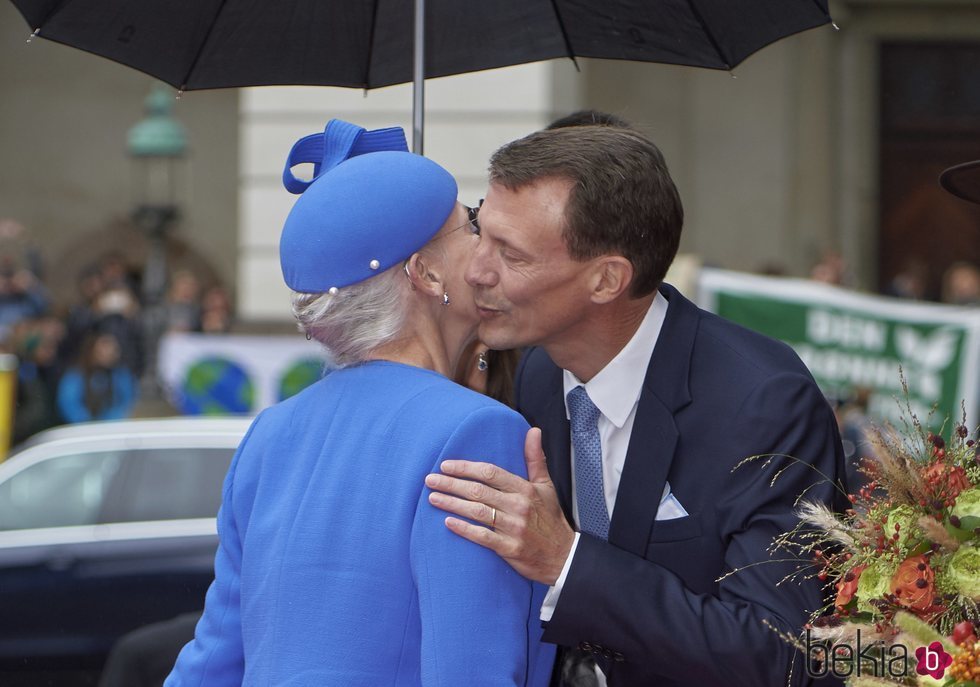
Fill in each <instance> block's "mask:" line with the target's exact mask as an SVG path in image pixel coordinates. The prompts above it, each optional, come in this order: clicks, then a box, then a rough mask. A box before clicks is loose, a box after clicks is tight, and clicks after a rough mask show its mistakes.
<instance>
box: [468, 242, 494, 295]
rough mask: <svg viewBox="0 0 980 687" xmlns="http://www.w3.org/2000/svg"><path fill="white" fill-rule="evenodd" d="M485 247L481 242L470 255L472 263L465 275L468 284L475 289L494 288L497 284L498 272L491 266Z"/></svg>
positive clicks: (470, 262) (469, 264)
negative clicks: (480, 287) (481, 287)
mask: <svg viewBox="0 0 980 687" xmlns="http://www.w3.org/2000/svg"><path fill="white" fill-rule="evenodd" d="M484 246H485V244H484V243H482V242H481V243H480V244H479V245H477V247H476V250H474V251H473V252H472V253H471V254H470V261H469V263H468V264H467V265H466V272H465V273H464V274H463V279H465V280H466V283H467V284H469V285H470V286H473V287H476V286H493V285H494V284H496V283H497V278H496V272H495V271H494V270H493V269H492V266H491V265H490V260H489V255H488V253H487V250H486V249H485V248H484Z"/></svg>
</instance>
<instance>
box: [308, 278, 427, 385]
mask: <svg viewBox="0 0 980 687" xmlns="http://www.w3.org/2000/svg"><path fill="white" fill-rule="evenodd" d="M407 282H408V280H407V279H406V278H405V275H404V273H403V272H402V267H401V265H399V266H397V267H392V268H390V269H388V270H385V271H384V272H382V273H381V274H378V275H375V276H373V277H371V278H370V279H366V280H364V281H362V282H359V283H357V284H352V285H350V286H345V287H343V288H341V289H338V290H337V293H335V294H330V293H299V292H293V296H292V302H293V315H294V316H295V317H296V321H297V322H298V324H299V328H300V331H303V332H305V333H306V334H307V336H309V337H310V338H311V339H316V341H318V342H319V343H320V344H321V345H322V346H323V347H324V349H326V352H327V355H328V357H329V358H330V363H331V364H332V365H333V366H335V367H346V366H348V365H353V364H355V363H359V362H362V361H364V360H366V359H367V358H368V356H369V355H370V353H371V351H373V350H374V349H376V348H378V347H379V346H381V345H383V344H386V343H388V342H390V341H393V340H394V339H396V338H397V337H398V335H399V333H400V332H401V330H402V327H403V325H404V324H405V303H404V301H403V295H404V293H405V290H406V289H407Z"/></svg>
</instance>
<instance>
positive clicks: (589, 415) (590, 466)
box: [566, 386, 609, 539]
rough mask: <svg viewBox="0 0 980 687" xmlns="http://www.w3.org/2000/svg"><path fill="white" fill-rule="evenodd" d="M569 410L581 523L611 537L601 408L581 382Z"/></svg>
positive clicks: (603, 536) (570, 397)
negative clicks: (600, 426)
mask: <svg viewBox="0 0 980 687" xmlns="http://www.w3.org/2000/svg"><path fill="white" fill-rule="evenodd" d="M566 401H567V402H568V414H569V415H570V416H571V421H572V446H574V447H575V499H576V503H577V504H578V520H579V527H580V528H581V529H582V531H583V532H586V533H588V534H591V535H593V536H596V537H599V538H601V539H609V512H608V511H607V510H606V496H605V490H604V489H603V486H602V442H601V441H600V440H599V427H598V425H597V422H598V420H599V415H600V412H599V409H598V408H596V406H595V404H594V403H593V402H592V399H591V398H589V395H588V394H587V393H586V391H585V387H584V386H577V387H575V388H574V389H572V390H571V391H569V392H568V396H567V398H566Z"/></svg>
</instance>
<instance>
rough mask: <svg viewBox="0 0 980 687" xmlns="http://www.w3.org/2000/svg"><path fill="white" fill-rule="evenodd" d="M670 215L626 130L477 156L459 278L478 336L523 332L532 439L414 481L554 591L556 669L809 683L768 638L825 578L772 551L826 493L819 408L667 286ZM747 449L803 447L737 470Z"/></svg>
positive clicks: (544, 138)
mask: <svg viewBox="0 0 980 687" xmlns="http://www.w3.org/2000/svg"><path fill="white" fill-rule="evenodd" d="M682 223H683V211H682V208H681V203H680V199H679V197H678V194H677V191H676V189H675V187H674V184H673V182H672V180H671V178H670V175H669V173H668V171H667V167H666V164H665V163H664V160H663V157H662V155H661V154H660V151H659V150H658V149H657V148H656V146H655V145H654V144H653V143H652V142H650V141H649V140H648V139H647V138H646V137H644V136H643V135H641V134H639V133H637V132H635V131H631V130H628V129H623V128H615V127H592V126H587V127H574V128H569V129H559V130H555V131H542V132H538V133H535V134H532V135H530V136H528V137H526V138H524V139H521V140H519V141H515V142H513V143H511V144H508V145H506V146H504V147H503V148H502V149H500V150H499V151H497V153H495V155H494V156H493V158H492V160H491V166H490V187H489V190H488V192H487V198H486V201H485V202H484V204H483V206H482V208H481V210H480V214H479V225H480V239H479V244H478V246H477V247H476V248H475V252H474V255H473V258H472V262H471V264H470V266H469V269H468V271H467V275H466V279H467V281H468V282H469V283H470V284H471V285H472V286H474V287H475V289H476V302H477V306H478V307H479V309H480V313H481V316H482V322H481V326H480V332H479V334H480V339H481V340H482V341H483V342H484V343H486V344H487V345H488V346H489V347H490V348H493V349H507V348H517V347H529V350H528V351H527V352H526V354H525V356H524V358H523V360H522V363H521V366H520V368H519V370H518V373H517V379H516V389H515V402H516V405H517V408H518V410H519V411H520V412H521V413H523V414H524V416H525V417H526V418H527V419H528V421H529V422H530V423H531V425H532V426H536V427H540V428H541V432H542V434H541V435H539V434H538V432H537V430H534V429H532V430H531V432H529V434H528V440H527V446H526V451H527V461H528V473H529V479H528V480H523V479H521V478H519V477H516V476H514V475H511V474H510V473H507V472H505V471H503V470H501V469H499V468H495V467H494V466H492V465H490V464H488V463H475V462H466V461H462V460H451V461H447V462H446V463H444V464H443V466H442V470H443V472H442V474H436V475H430V476H429V477H428V478H427V483H428V485H429V486H430V487H432V488H433V489H435V490H437V493H433V494H432V496H431V501H432V503H433V504H434V505H436V506H438V507H440V508H443V509H444V510H447V511H449V512H450V514H451V516H450V517H449V518H447V520H446V523H447V526H448V527H449V528H450V529H451V530H453V531H454V532H456V533H457V534H459V535H460V536H463V537H465V538H467V539H470V540H472V541H473V542H476V543H477V544H480V545H482V546H485V547H488V548H490V549H492V550H494V551H496V552H497V553H498V554H499V555H500V556H501V557H503V558H504V559H505V560H507V561H508V562H509V563H510V564H511V565H512V566H513V567H514V568H515V569H516V570H517V571H518V572H520V573H521V574H523V575H525V576H526V577H529V578H531V579H534V580H538V581H540V582H543V583H545V584H548V585H551V589H550V591H549V594H548V597H547V598H546V599H545V602H544V605H543V607H542V609H541V619H542V621H543V622H544V624H545V633H544V639H545V641H549V642H553V643H556V644H559V645H561V646H563V647H565V648H566V650H565V654H566V658H565V659H564V661H563V666H564V671H563V672H564V675H558V674H556V684H563V685H571V684H576V685H577V684H590V683H591V684H599V685H603V684H606V685H609V687H627V686H637V687H639V686H642V687H650V686H653V687H673V686H675V685H676V686H680V685H684V686H685V687H688V686H691V685H696V686H697V687H712V686H715V685H717V686H724V687H735V686H744V687H783V685H787V684H791V685H803V684H807V683H808V682H809V680H810V678H809V677H808V675H807V671H806V669H805V668H804V665H803V661H802V658H801V656H800V655H799V654H798V653H797V652H796V650H795V649H794V648H793V647H791V646H790V645H789V644H788V643H787V642H786V641H784V639H783V638H781V637H780V635H779V633H785V634H789V635H792V636H794V637H795V636H798V635H799V634H800V632H801V630H802V627H803V625H804V623H805V622H806V621H807V618H808V616H809V613H810V612H811V611H814V610H817V609H820V608H821V607H823V605H824V599H823V594H822V589H821V585H820V583H819V582H818V581H817V580H816V579H814V578H813V575H811V576H810V578H809V579H807V580H790V581H783V578H784V577H786V576H787V575H789V574H792V573H794V572H796V571H797V570H798V569H799V568H800V567H801V566H803V567H806V566H807V565H808V563H809V562H808V561H801V562H795V561H786V560H780V559H786V558H788V557H789V556H788V555H787V554H786V552H780V553H777V554H775V555H772V556H771V555H770V552H769V547H770V544H771V543H772V540H773V537H774V536H776V535H778V534H780V533H783V532H786V531H789V530H791V529H792V528H793V527H794V526H795V525H796V524H797V519H796V517H795V515H794V513H793V511H794V507H795V505H796V500H797V497H798V496H799V495H800V494H801V493H802V492H804V490H807V491H806V494H807V497H808V498H810V499H816V500H822V501H824V502H827V503H829V504H832V505H834V506H837V507H841V506H842V505H843V502H842V501H841V500H839V498H840V495H841V492H840V490H838V489H837V487H835V485H834V484H833V483H832V482H833V481H837V480H842V479H843V475H844V472H843V470H844V461H843V454H842V450H841V443H840V437H839V434H838V431H837V426H836V423H835V419H834V415H833V412H832V411H831V409H830V407H829V406H828V404H827V402H826V401H825V400H824V398H823V396H822V395H821V393H820V391H819V389H818V388H817V386H816V384H815V383H814V381H813V379H812V377H811V376H810V374H809V373H808V371H807V370H806V368H805V367H804V366H803V364H802V363H801V362H800V360H799V358H798V357H797V356H796V355H795V354H794V353H793V351H792V350H791V349H790V348H789V347H787V346H785V345H783V344H781V343H779V342H776V341H773V340H771V339H768V338H765V337H763V336H760V335H758V334H756V333H753V332H751V331H748V330H746V329H743V328H741V327H738V326H736V325H734V324H732V323H729V322H727V321H725V320H722V319H720V318H718V317H716V316H714V315H711V314H709V313H707V312H705V311H702V310H700V309H699V308H697V307H696V306H695V305H693V304H692V303H690V302H689V301H688V300H687V299H685V298H684V297H683V296H682V295H681V294H680V293H678V292H677V291H676V290H675V289H673V288H672V287H670V286H668V285H667V284H664V283H663V278H664V275H665V274H666V271H667V268H668V266H669V265H670V263H671V261H672V260H673V258H674V255H675V254H676V251H677V247H678V244H679V240H680V232H681V225H682ZM542 447H543V452H542ZM759 454H775V455H777V456H792V457H793V458H795V459H796V460H797V461H799V462H798V463H797V462H791V461H789V460H788V459H785V458H776V459H774V460H772V461H769V462H766V461H765V460H758V461H755V462H751V463H748V464H745V465H742V466H741V467H738V468H737V469H736V466H737V465H739V463H740V462H741V461H743V459H745V458H747V457H749V456H753V455H759ZM545 455H546V456H547V459H546V458H545ZM800 463H805V464H806V465H803V464H800ZM787 466H789V467H788V468H787ZM808 466H809V467H808ZM783 468H787V469H785V470H784V471H782V472H780V471H781V470H782V469H783ZM777 476H778V478H777ZM774 478H776V479H774ZM464 518H465V519H464ZM473 521H476V522H478V523H483V525H484V526H481V525H479V524H474V522H473ZM583 657H584V659H586V663H585V665H584V667H583ZM573 666H577V667H574V668H573ZM576 671H577V673H576ZM557 672H562V671H556V673H557ZM573 673H576V674H573ZM790 675H791V679H790V680H788V679H787V678H788V676H790ZM583 679H584V681H583Z"/></svg>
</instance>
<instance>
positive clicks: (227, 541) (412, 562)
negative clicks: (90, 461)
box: [165, 120, 554, 687]
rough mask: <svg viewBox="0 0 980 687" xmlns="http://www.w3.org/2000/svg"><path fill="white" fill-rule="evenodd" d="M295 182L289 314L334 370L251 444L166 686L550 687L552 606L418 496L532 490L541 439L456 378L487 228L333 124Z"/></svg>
mask: <svg viewBox="0 0 980 687" xmlns="http://www.w3.org/2000/svg"><path fill="white" fill-rule="evenodd" d="M308 144H309V145H308ZM314 150H315V151H316V152H313V151H314ZM372 150H373V151H375V152H371V151H372ZM307 155H308V156H310V157H312V158H313V159H310V158H308V157H306V156H307ZM307 162H314V163H316V170H317V171H316V175H315V178H314V180H313V181H312V182H301V181H300V180H298V179H296V178H295V177H294V176H292V173H291V171H290V169H291V167H292V166H293V165H296V164H301V163H307ZM284 180H285V183H286V187H287V189H289V190H290V191H292V192H294V193H302V195H301V197H300V198H299V199H298V200H297V202H296V204H295V206H294V207H293V210H292V211H291V213H290V214H289V217H288V219H287V220H286V225H285V228H284V229H283V234H282V240H281V241H280V257H281V262H282V270H283V276H284V278H285V282H286V284H287V286H288V287H289V288H290V289H291V290H292V291H293V312H294V314H295V316H296V318H297V320H298V321H299V323H300V325H301V328H302V329H304V330H305V331H306V332H307V334H308V335H309V336H310V337H311V338H313V339H316V340H317V341H318V342H320V343H321V344H322V345H323V346H324V348H325V349H326V351H327V353H328V356H329V357H330V359H331V362H332V363H333V364H334V365H336V366H337V369H335V370H334V371H333V372H331V373H330V374H329V375H327V376H326V377H325V378H323V379H322V380H320V381H319V382H317V383H315V384H313V385H312V386H310V387H307V388H306V389H305V390H304V391H302V392H300V393H299V394H297V395H295V396H293V397H291V398H290V399H288V400H286V401H284V402H282V403H280V404H278V405H275V406H273V407H272V408H269V409H267V410H265V411H263V413H261V414H260V415H259V417H258V418H257V419H256V421H255V422H254V423H253V425H252V427H251V429H250V430H249V432H248V434H247V435H246V437H245V439H244V440H243V442H242V445H241V446H240V448H239V451H238V453H237V454H236V456H235V458H234V460H233V462H232V466H231V468H230V469H229V473H228V477H227V479H226V482H225V490H224V494H223V503H222V507H221V511H220V512H219V514H218V531H219V539H220V546H219V550H218V553H217V556H216V560H215V581H214V583H213V584H212V586H211V588H210V589H209V591H208V594H207V599H206V603H205V610H204V615H203V617H202V619H201V621H200V623H198V625H197V631H196V634H195V638H194V641H193V642H191V643H190V644H188V645H187V646H186V647H185V648H184V649H183V651H182V652H181V654H180V656H179V658H178V659H177V663H176V665H175V667H174V671H173V673H171V675H170V676H169V677H168V678H167V681H166V683H165V684H166V685H167V686H168V687H186V686H189V685H204V684H206V685H208V686H209V687H225V686H228V687H231V686H232V685H234V686H236V687H240V686H241V685H242V684H256V685H257V684H263V685H265V684H269V685H272V684H278V685H285V684H306V685H313V684H318V685H319V684H322V685H392V686H395V685H404V686H406V687H408V686H412V687H415V686H418V685H453V686H454V687H455V686H463V685H468V686H470V687H476V686H477V685H513V686H516V685H522V686H525V685H526V686H528V687H532V686H533V687H544V685H547V684H548V681H549V678H550V675H551V669H552V665H553V663H554V651H553V648H552V647H549V646H546V645H543V644H541V643H540V642H539V638H540V634H541V627H540V622H539V621H538V618H537V613H536V610H535V609H536V608H537V607H538V606H539V605H540V602H541V600H542V599H543V596H544V588H543V587H542V586H541V585H534V584H532V583H531V582H529V581H528V580H526V579H524V578H522V577H521V576H519V575H518V574H517V573H516V572H515V571H513V570H512V569H511V568H510V567H509V566H507V564H506V563H504V562H503V561H502V560H501V559H499V558H498V557H497V556H495V555H493V554H492V553H490V552H488V551H486V550H484V549H482V548H480V547H477V546H473V545H471V544H469V543H468V542H465V541H464V540H462V539H460V538H458V537H455V536H454V535H453V534H452V533H451V532H449V531H448V530H446V528H445V527H444V525H443V520H444V518H443V515H442V514H441V513H440V512H439V511H437V510H436V509H434V508H432V507H431V506H430V505H429V504H428V502H427V493H428V492H427V490H426V489H425V488H424V486H423V484H422V478H423V476H424V475H425V474H427V473H428V472H429V471H430V470H431V469H432V468H433V466H438V465H439V464H440V463H441V462H442V461H443V460H444V459H446V458H452V457H466V456H469V457H477V456H479V457H481V458H486V457H487V456H494V457H495V458H496V459H498V460H500V461H501V463H502V465H504V466H506V467H507V469H509V470H518V471H523V470H524V457H523V446H524V441H525V435H526V434H527V432H528V426H527V423H526V422H524V420H523V419H522V418H521V417H520V416H519V415H517V414H516V413H515V412H514V411H512V410H510V409H508V408H506V407H505V406H503V405H501V404H499V403H496V402H494V401H493V400H491V399H489V398H487V397H486V396H483V395H480V394H477V393H474V392H473V391H471V390H469V389H465V388H463V387H462V386H459V385H457V384H454V383H453V382H452V381H451V379H449V377H450V376H451V375H452V373H453V372H454V370H456V369H457V368H458V366H459V361H460V359H461V355H462V352H463V349H464V348H465V347H466V346H467V344H469V343H470V341H472V340H473V338H475V331H476V327H477V324H478V322H479V316H478V314H477V311H476V306H475V303H474V301H473V294H472V290H471V289H470V287H469V286H467V284H466V283H465V281H464V280H463V270H464V268H465V265H466V264H467V260H468V256H469V253H470V251H472V249H473V247H474V245H475V243H476V238H475V224H474V223H473V217H474V215H473V214H470V215H469V217H468V213H467V209H466V208H464V207H463V206H462V205H460V204H459V203H457V201H456V194H457V187H456V183H455V181H454V180H453V178H452V176H451V175H450V174H449V173H448V172H446V171H445V170H444V169H442V168H441V167H439V166H438V165H436V164H435V163H434V162H431V161H430V160H427V159H426V158H423V157H421V156H418V155H413V154H411V153H409V152H408V150H407V145H406V143H405V138H404V134H403V133H402V132H401V131H400V130H398V129H386V130H380V131H377V132H365V131H364V130H363V129H361V128H360V127H355V126H354V125H351V124H347V123H346V122H339V121H337V120H333V121H331V122H330V123H329V124H328V126H327V129H326V132H325V133H324V134H322V135H319V134H318V135H314V136H311V137H307V138H304V139H301V141H300V142H298V143H297V145H296V146H295V147H294V149H293V153H291V154H290V161H289V162H287V167H286V171H285V173H284ZM525 474H526V473H525ZM482 522H483V525H484V526H485V527H488V528H492V527H494V526H496V524H497V523H496V517H495V515H493V514H492V513H490V512H489V511H488V512H487V513H486V518H485V519H484V520H483V521H482Z"/></svg>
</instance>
